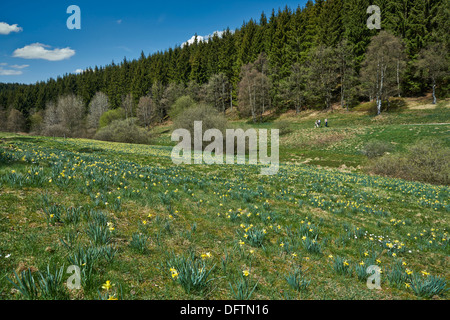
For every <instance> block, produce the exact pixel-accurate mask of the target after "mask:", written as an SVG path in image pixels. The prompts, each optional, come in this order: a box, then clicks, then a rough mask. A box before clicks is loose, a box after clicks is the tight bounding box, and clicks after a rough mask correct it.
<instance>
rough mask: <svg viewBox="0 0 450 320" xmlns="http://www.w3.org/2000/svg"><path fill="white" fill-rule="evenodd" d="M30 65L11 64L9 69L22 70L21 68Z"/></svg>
mask: <svg viewBox="0 0 450 320" xmlns="http://www.w3.org/2000/svg"><path fill="white" fill-rule="evenodd" d="M29 66H30V65H28V64H21V65H18V64H13V65H12V66H10V68H14V69H23V68H28V67H29Z"/></svg>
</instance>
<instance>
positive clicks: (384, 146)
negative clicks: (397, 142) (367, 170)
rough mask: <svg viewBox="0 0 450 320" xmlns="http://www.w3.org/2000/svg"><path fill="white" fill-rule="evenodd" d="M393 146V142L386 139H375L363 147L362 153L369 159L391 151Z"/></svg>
mask: <svg viewBox="0 0 450 320" xmlns="http://www.w3.org/2000/svg"><path fill="white" fill-rule="evenodd" d="M392 150H393V147H392V145H391V144H389V143H388V142H385V141H378V140H373V141H369V142H368V143H366V144H365V145H364V146H363V148H362V149H361V153H362V154H363V155H365V156H367V157H368V158H369V159H373V158H376V157H381V156H382V155H384V154H385V153H386V152H391V151H392Z"/></svg>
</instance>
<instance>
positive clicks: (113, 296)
mask: <svg viewBox="0 0 450 320" xmlns="http://www.w3.org/2000/svg"><path fill="white" fill-rule="evenodd" d="M107 300H119V299H117V298H116V295H115V294H114V295H112V296H109V297H108V299H107Z"/></svg>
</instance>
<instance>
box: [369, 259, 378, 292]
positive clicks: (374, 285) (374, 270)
mask: <svg viewBox="0 0 450 320" xmlns="http://www.w3.org/2000/svg"><path fill="white" fill-rule="evenodd" d="M366 273H367V274H370V275H371V276H369V277H368V278H367V288H369V289H370V290H373V289H377V290H379V289H381V285H380V284H381V268H380V267H379V266H377V265H371V266H369V267H368V268H367V269H366Z"/></svg>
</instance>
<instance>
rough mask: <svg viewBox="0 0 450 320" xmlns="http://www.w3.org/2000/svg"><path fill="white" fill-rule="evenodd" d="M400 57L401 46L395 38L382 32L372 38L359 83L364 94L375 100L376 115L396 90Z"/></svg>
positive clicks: (401, 52)
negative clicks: (364, 90)
mask: <svg viewBox="0 0 450 320" xmlns="http://www.w3.org/2000/svg"><path fill="white" fill-rule="evenodd" d="M402 57H403V45H402V43H401V40H400V39H399V38H397V37H396V36H394V35H392V34H391V33H389V32H387V31H384V30H383V31H381V32H380V33H379V34H378V35H377V36H375V37H373V38H372V40H371V42H370V45H369V47H368V49H367V53H366V59H365V60H364V62H363V65H362V70H361V81H362V84H363V86H364V88H365V89H366V93H367V94H369V96H370V97H375V99H376V104H377V114H380V113H381V103H382V102H383V101H388V103H389V98H390V97H391V96H392V95H393V94H395V92H396V91H397V90H398V84H399V83H400V79H398V77H399V72H397V71H398V68H399V63H400V62H399V61H400V59H402ZM397 79H398V80H397Z"/></svg>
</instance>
